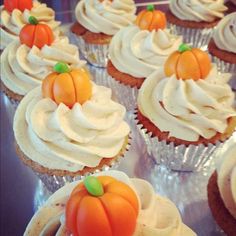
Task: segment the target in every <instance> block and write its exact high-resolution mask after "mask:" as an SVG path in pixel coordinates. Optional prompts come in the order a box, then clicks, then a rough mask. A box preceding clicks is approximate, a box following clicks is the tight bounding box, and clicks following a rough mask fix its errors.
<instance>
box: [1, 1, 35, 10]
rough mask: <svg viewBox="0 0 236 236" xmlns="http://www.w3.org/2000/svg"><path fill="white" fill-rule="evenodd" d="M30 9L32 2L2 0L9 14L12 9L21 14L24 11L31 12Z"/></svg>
mask: <svg viewBox="0 0 236 236" xmlns="http://www.w3.org/2000/svg"><path fill="white" fill-rule="evenodd" d="M32 7H33V1H32V0H4V8H5V9H6V10H7V11H9V12H12V11H13V10H14V9H18V10H20V11H22V12H23V11H24V10H25V9H28V10H31V8H32Z"/></svg>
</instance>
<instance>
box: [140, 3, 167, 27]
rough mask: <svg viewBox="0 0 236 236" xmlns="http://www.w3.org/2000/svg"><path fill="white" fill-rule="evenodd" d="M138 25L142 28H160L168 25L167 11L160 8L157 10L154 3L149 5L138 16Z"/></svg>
mask: <svg viewBox="0 0 236 236" xmlns="http://www.w3.org/2000/svg"><path fill="white" fill-rule="evenodd" d="M136 25H138V26H139V28H140V29H141V30H149V31H152V30H158V29H164V28H165V27H166V16H165V13H163V12H162V11H159V10H155V8H154V6H153V5H148V6H147V9H146V10H142V11H141V12H140V13H139V14H138V16H137V18H136Z"/></svg>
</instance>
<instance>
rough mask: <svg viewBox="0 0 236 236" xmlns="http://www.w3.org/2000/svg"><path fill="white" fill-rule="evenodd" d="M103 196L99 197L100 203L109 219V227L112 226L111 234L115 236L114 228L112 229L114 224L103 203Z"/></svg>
mask: <svg viewBox="0 0 236 236" xmlns="http://www.w3.org/2000/svg"><path fill="white" fill-rule="evenodd" d="M106 193H108V192H106ZM106 193H104V194H103V196H104V195H105V194H106ZM103 196H101V197H98V198H99V200H100V203H101V205H102V207H103V210H104V212H105V214H106V217H107V220H108V222H109V226H110V228H111V232H112V235H113V234H114V233H113V228H112V222H111V220H110V218H109V214H108V210H107V209H106V206H105V204H104V203H103V199H102V197H103Z"/></svg>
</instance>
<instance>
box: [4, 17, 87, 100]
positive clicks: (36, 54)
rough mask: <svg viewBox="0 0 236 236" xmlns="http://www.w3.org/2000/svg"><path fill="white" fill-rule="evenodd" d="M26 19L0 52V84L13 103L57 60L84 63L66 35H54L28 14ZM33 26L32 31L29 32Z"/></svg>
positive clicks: (40, 80) (50, 69) (42, 77)
mask: <svg viewBox="0 0 236 236" xmlns="http://www.w3.org/2000/svg"><path fill="white" fill-rule="evenodd" d="M29 19H30V20H29V21H30V22H31V23H30V24H27V25H25V26H24V27H23V28H22V30H21V33H20V39H16V40H14V41H13V42H11V43H10V44H9V45H8V46H7V47H6V48H5V49H4V51H3V53H2V55H1V87H2V90H3V91H4V92H5V93H6V94H7V96H8V97H9V98H10V99H12V101H13V102H14V101H15V103H18V102H19V101H20V100H21V99H22V98H23V97H24V95H25V94H26V93H28V92H29V91H30V90H32V89H33V88H35V87H37V86H39V85H40V84H41V83H42V80H43V79H44V78H45V76H47V75H48V74H50V73H51V72H52V70H53V66H54V65H55V64H56V63H57V62H58V61H62V62H65V63H67V64H69V66H71V67H82V66H84V65H85V61H81V60H80V59H79V52H78V49H77V47H76V46H75V45H72V44H70V43H69V40H68V38H66V37H57V36H55V35H54V34H53V32H52V30H51V29H50V28H49V27H48V26H47V25H45V24H41V23H38V22H37V20H36V18H34V17H32V16H31V17H29ZM34 30H35V32H36V33H35V34H32V32H33V31H34Z"/></svg>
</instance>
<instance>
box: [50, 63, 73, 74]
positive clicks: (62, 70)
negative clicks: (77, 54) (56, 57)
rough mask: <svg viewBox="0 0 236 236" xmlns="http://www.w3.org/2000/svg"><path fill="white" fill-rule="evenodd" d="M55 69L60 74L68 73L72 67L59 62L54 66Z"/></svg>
mask: <svg viewBox="0 0 236 236" xmlns="http://www.w3.org/2000/svg"><path fill="white" fill-rule="evenodd" d="M53 70H54V71H55V72H57V73H59V74H62V73H68V72H70V68H69V66H68V65H67V64H66V63H63V62H58V63H57V64H56V65H55V66H54V67H53Z"/></svg>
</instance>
